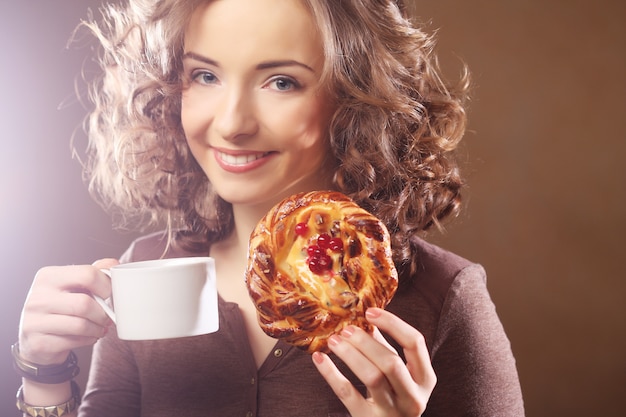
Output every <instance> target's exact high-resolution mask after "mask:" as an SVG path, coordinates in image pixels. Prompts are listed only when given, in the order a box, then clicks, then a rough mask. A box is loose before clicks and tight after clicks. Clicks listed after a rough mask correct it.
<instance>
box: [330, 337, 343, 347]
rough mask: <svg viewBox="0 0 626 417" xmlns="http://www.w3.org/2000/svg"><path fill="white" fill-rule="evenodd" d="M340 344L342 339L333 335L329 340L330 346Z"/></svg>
mask: <svg viewBox="0 0 626 417" xmlns="http://www.w3.org/2000/svg"><path fill="white" fill-rule="evenodd" d="M339 343H341V338H340V337H339V336H337V335H332V336H331V337H329V338H328V344H329V345H331V346H337V345H338V344H339Z"/></svg>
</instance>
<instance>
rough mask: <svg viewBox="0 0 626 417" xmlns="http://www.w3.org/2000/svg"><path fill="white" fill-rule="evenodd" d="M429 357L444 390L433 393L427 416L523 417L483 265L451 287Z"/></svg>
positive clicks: (512, 366)
mask: <svg viewBox="0 0 626 417" xmlns="http://www.w3.org/2000/svg"><path fill="white" fill-rule="evenodd" d="M431 352H432V353H431V355H432V357H431V359H432V363H433V367H434V369H435V372H436V374H437V385H438V386H439V387H442V389H437V387H435V391H434V392H433V395H432V397H431V400H430V401H429V404H428V406H427V409H426V413H425V414H424V416H431V417H432V416H481V417H486V416H498V417H509V416H510V417H513V416H515V417H519V416H524V404H523V400H522V392H521V388H520V384H519V378H518V375H517V369H516V365H515V359H514V357H513V353H512V351H511V345H510V343H509V340H508V338H507V336H506V334H505V332H504V329H503V327H502V324H501V322H500V320H499V318H498V315H497V313H496V309H495V306H494V304H493V302H492V301H491V298H490V296H489V293H488V291H487V287H486V276H485V271H484V269H483V268H482V267H481V266H480V265H476V264H473V265H470V266H468V267H466V268H464V269H462V270H461V271H460V272H459V273H458V274H457V276H456V277H455V279H454V281H453V282H452V285H451V286H450V288H449V290H448V292H447V295H446V298H445V300H444V303H443V306H442V311H441V315H440V319H439V323H438V325H437V329H436V333H435V337H434V340H433V345H432V350H431ZM444 387H445V388H444Z"/></svg>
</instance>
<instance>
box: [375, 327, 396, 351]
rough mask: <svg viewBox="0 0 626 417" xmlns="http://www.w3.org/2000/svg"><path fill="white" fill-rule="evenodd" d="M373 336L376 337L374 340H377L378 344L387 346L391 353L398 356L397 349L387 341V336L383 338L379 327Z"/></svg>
mask: <svg viewBox="0 0 626 417" xmlns="http://www.w3.org/2000/svg"><path fill="white" fill-rule="evenodd" d="M372 336H373V337H374V339H376V341H378V343H380V344H382V345H383V346H385V347H386V348H387V349H389V350H390V351H391V352H393V353H395V354H396V355H397V354H398V351H397V350H396V348H394V347H393V346H391V344H390V343H389V342H388V341H387V339H385V336H383V334H382V333H381V332H380V330H378V327H374V332H373V333H372Z"/></svg>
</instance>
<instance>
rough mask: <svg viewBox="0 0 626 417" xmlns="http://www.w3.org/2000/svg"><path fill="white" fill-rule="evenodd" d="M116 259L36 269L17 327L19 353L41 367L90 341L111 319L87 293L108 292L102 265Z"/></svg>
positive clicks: (104, 294)
mask: <svg viewBox="0 0 626 417" xmlns="http://www.w3.org/2000/svg"><path fill="white" fill-rule="evenodd" d="M118 263H119V262H118V261H117V260H115V259H102V260H99V261H96V262H95V263H94V264H93V265H81V266H76V265H73V266H60V267H59V266H51V267H45V268H42V269H40V270H39V271H38V272H37V274H36V276H35V279H34V281H33V284H32V286H31V288H30V291H29V293H28V297H27V298H26V302H25V304H24V308H23V310H22V316H21V320H20V329H19V346H20V356H21V357H22V358H23V359H25V360H27V361H30V362H34V363H37V364H41V365H47V364H58V363H62V362H63V361H65V359H66V358H67V355H68V354H69V351H70V350H72V349H76V348H78V347H82V346H89V345H92V344H94V343H95V342H96V341H97V340H98V339H99V338H101V337H102V336H104V335H105V334H106V332H107V329H108V327H109V326H110V325H111V323H112V322H111V320H110V319H109V317H108V316H107V315H106V313H105V312H104V310H103V309H102V307H101V306H100V305H99V304H98V303H97V302H96V300H95V299H94V298H92V296H91V294H94V295H97V296H99V297H101V298H104V299H106V298H108V297H110V295H111V281H110V279H109V278H108V277H107V275H106V274H105V273H103V272H102V271H101V269H106V268H111V267H112V266H115V265H117V264H118Z"/></svg>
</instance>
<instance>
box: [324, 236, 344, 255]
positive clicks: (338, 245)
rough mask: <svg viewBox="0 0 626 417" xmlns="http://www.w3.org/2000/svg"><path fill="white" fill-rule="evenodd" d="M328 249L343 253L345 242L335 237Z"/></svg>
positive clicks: (329, 243)
mask: <svg viewBox="0 0 626 417" xmlns="http://www.w3.org/2000/svg"><path fill="white" fill-rule="evenodd" d="M328 249H330V250H331V251H333V252H342V251H343V240H341V238H340V237H334V238H332V239H330V242H328Z"/></svg>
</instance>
